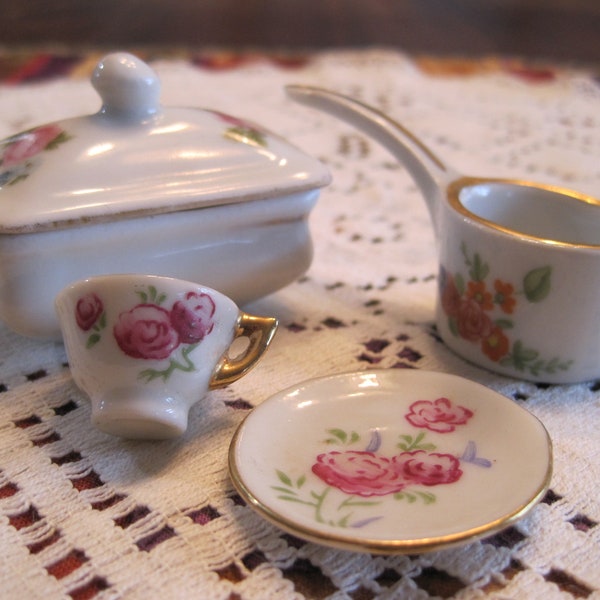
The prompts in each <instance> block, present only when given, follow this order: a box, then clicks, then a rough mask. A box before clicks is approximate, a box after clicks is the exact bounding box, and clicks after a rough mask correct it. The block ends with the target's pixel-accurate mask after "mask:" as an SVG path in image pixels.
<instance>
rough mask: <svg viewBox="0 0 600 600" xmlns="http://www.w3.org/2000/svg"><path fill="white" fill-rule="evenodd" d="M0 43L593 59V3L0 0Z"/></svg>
mask: <svg viewBox="0 0 600 600" xmlns="http://www.w3.org/2000/svg"><path fill="white" fill-rule="evenodd" d="M0 10H1V13H0V15H1V16H0V46H3V47H5V48H16V47H28V48H30V47H53V46H54V47H56V46H62V47H66V48H71V49H85V48H88V47H101V48H111V49H112V48H113V47H117V46H118V47H119V48H123V49H127V48H132V47H140V46H154V47H160V46H168V47H182V48H194V49H196V48H198V49H206V48H217V49H219V48H227V49H244V50H247V49H252V50H271V51H282V50H285V51H296V50H307V49H309V50H310V49H320V48H339V47H366V46H386V47H394V48H399V49H402V50H404V51H407V52H410V53H415V54H437V55H456V56H462V57H471V56H481V55H489V54H497V55H498V54H500V55H506V56H510V57H521V58H525V59H534V60H540V61H544V60H552V61H561V62H568V63H580V64H588V65H594V66H595V65H598V64H600V0H0Z"/></svg>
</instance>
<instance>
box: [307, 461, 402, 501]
mask: <svg viewBox="0 0 600 600" xmlns="http://www.w3.org/2000/svg"><path fill="white" fill-rule="evenodd" d="M312 471H313V473H314V474H315V475H317V476H318V477H320V478H321V479H322V480H323V481H324V482H325V483H327V484H328V485H331V486H332V487H336V488H338V489H340V490H342V491H343V492H345V493H346V494H356V495H357V496H363V497H369V496H384V495H386V494H393V493H394V492H399V491H400V490H402V489H403V488H404V487H405V486H406V481H405V480H404V479H402V478H401V475H400V474H399V473H398V472H397V470H396V468H395V465H394V461H393V459H389V458H386V457H385V456H378V455H377V454H375V453H374V452H357V451H347V452H328V453H327V454H320V455H319V456H317V462H316V463H315V464H314V465H313V467H312Z"/></svg>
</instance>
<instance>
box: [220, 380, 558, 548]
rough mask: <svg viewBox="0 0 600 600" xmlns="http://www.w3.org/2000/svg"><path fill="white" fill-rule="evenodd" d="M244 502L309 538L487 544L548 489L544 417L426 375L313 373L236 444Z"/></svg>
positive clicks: (334, 542) (257, 417)
mask: <svg viewBox="0 0 600 600" xmlns="http://www.w3.org/2000/svg"><path fill="white" fill-rule="evenodd" d="M229 469H230V474H231V477H232V481H233V483H234V485H235V486H236V488H237V489H238V491H239V492H240V494H241V495H242V497H243V498H244V499H245V500H246V501H247V502H248V504H249V505H250V506H251V507H252V508H253V509H254V510H256V511H257V512H258V513H259V514H260V515H262V516H263V517H264V518H266V519H267V520H268V521H270V522H272V523H273V524H275V525H277V526H278V527H280V528H281V529H283V530H284V531H287V532H289V533H291V534H293V535H295V536H297V537H299V538H302V539H305V540H308V541H312V542H316V543H320V544H323V545H326V546H332V547H335V548H341V549H347V550H354V551H362V552H371V553H381V554H404V553H411V554H412V553H418V552H426V551H432V550H438V549H441V548H446V547H450V546H455V545H460V544H465V543H468V542H471V541H474V540H476V539H480V538H483V537H487V536H490V535H492V534H494V533H495V532H497V531H500V530H502V529H504V528H506V527H507V526H509V525H510V524H512V523H514V522H515V521H517V520H518V519H520V518H522V517H523V516H524V515H525V514H526V513H528V512H529V510H531V509H532V508H533V507H534V506H535V505H536V504H537V502H538V501H539V500H541V499H542V498H543V496H544V494H545V493H546V491H547V490H548V487H549V484H550V478H551V474H552V446H551V441H550V437H549V435H548V433H547V431H546V429H545V428H544V426H543V425H542V423H541V422H540V421H539V420H538V419H537V418H536V417H534V416H533V415H532V414H531V413H529V412H528V411H527V410H525V409H524V408H522V407H521V406H519V405H518V404H517V403H516V402H515V401H512V400H510V399H508V398H506V397H505V396H502V395H501V394H499V393H497V392H494V391H493V390H491V389H489V388H487V387H485V386H483V385H481V384H478V383H475V382H472V381H469V380H466V379H464V378H461V377H458V376H455V375H448V374H444V373H437V372H427V371H418V370H405V371H404V370H378V371H377V370H376V371H363V372H356V373H347V374H341V375H333V376H329V377H324V378H320V379H313V380H309V381H307V382H304V383H301V384H299V385H297V386H294V387H292V388H289V389H287V390H284V391H282V392H280V393H277V394H275V395H274V396H272V397H270V398H268V399H267V400H265V401H264V402H263V403H262V404H261V405H259V406H258V407H257V408H255V409H254V410H253V411H252V412H251V413H250V414H249V415H248V417H247V418H246V419H245V420H244V421H243V423H242V424H241V425H240V427H239V428H238V430H237V431H236V433H235V436H234V438H233V440H232V442H231V446H230V450H229Z"/></svg>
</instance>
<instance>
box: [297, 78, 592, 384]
mask: <svg viewBox="0 0 600 600" xmlns="http://www.w3.org/2000/svg"><path fill="white" fill-rule="evenodd" d="M288 93H289V95H290V96H291V97H292V98H294V99H295V100H298V101H299V102H301V103H303V104H307V105H309V106H313V107H316V108H320V109H322V110H324V111H326V112H329V113H331V114H333V115H335V116H337V117H339V118H341V119H343V120H346V121H347V122H349V123H351V124H353V125H354V126H356V127H358V128H359V129H361V130H363V131H364V132H365V133H367V134H368V135H371V136H372V137H373V138H375V139H376V140H377V141H379V142H380V143H381V144H382V145H384V146H385V147H386V148H387V149H388V150H390V151H391V152H392V153H393V154H394V155H395V156H397V157H398V158H399V159H400V160H401V161H402V162H403V164H404V165H405V167H406V168H407V170H408V171H409V172H410V174H411V175H412V177H413V178H414V180H415V182H416V183H417V185H418V186H419V187H420V189H421V191H422V193H423V196H424V198H425V200H426V202H427V206H428V209H429V212H430V214H431V218H432V221H433V226H434V230H435V233H436V239H437V244H438V249H439V262H440V278H439V294H438V302H437V327H438V331H439V334H440V335H441V337H442V339H443V341H444V342H445V343H446V344H447V346H449V347H450V348H451V349H452V350H454V351H455V352H456V353H457V354H459V355H460V356H462V357H463V358H465V359H467V360H469V361H471V362H473V363H475V364H477V365H479V366H482V367H485V368H488V369H490V370H493V371H496V372H499V373H502V374H504V375H509V376H513V377H517V378H521V379H528V380H532V381H540V382H546V383H574V382H581V381H586V380H590V379H595V378H599V377H600V326H599V322H600V302H599V301H598V290H600V201H599V200H597V199H594V198H591V197H589V196H585V195H583V194H579V193H577V192H574V191H571V190H566V189H562V188H558V187H554V186H549V185H543V184H538V183H533V182H525V181H517V180H508V179H494V178H476V177H467V176H463V175H460V174H458V173H456V172H454V171H453V170H452V169H450V168H449V167H447V166H446V165H445V164H444V163H443V162H442V161H441V160H440V159H439V158H438V157H437V156H435V155H434V154H433V152H431V150H430V149H429V148H427V147H425V146H424V145H423V144H422V143H421V142H420V141H419V140H418V139H417V138H416V137H415V136H414V135H412V134H411V133H410V132H409V131H407V130H406V129H405V128H404V127H402V125H400V124H399V123H396V122H395V121H393V120H392V119H390V118H389V117H387V116H386V115H384V114H382V113H381V112H380V111H378V110H376V109H374V108H372V107H369V106H367V105H365V104H363V103H361V102H357V101H356V100H352V99H350V98H347V97H345V96H342V95H340V94H336V93H334V92H329V91H327V90H321V89H318V88H308V87H303V86H290V87H288Z"/></svg>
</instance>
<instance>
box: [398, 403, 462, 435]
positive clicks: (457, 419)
mask: <svg viewBox="0 0 600 600" xmlns="http://www.w3.org/2000/svg"><path fill="white" fill-rule="evenodd" d="M472 416H473V412H472V411H470V410H469V409H468V408H464V407H462V406H458V405H456V404H454V403H453V402H452V401H450V400H449V399H448V398H438V399H437V400H434V401H431V400H417V401H416V402H413V403H412V404H411V405H410V410H409V412H408V413H407V414H406V415H405V417H406V420H407V421H408V422H409V423H410V424H411V425H414V426H415V427H423V428H426V429H429V430H431V431H436V432H438V433H449V432H452V431H454V430H455V429H456V426H457V425H464V424H466V422H467V421H468V420H469V419H470V418H471V417H472Z"/></svg>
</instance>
